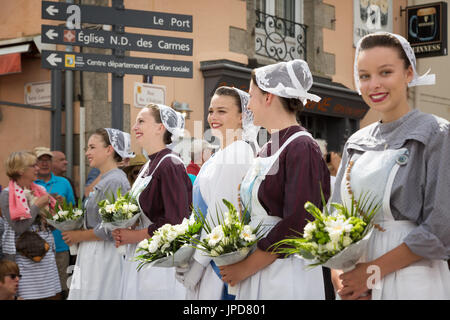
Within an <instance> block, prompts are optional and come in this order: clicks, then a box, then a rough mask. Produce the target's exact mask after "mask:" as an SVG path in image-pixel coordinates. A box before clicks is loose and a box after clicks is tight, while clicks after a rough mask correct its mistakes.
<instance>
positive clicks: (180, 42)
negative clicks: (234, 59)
mask: <svg viewBox="0 0 450 320" xmlns="http://www.w3.org/2000/svg"><path fill="white" fill-rule="evenodd" d="M41 35H42V36H41V41H42V42H43V43H56V44H65V45H71V46H86V47H95V48H105V49H122V50H133V51H146V52H155V53H166V54H177V55H186V56H192V49H193V40H192V39H185V38H174V37H161V36H154V35H145V34H137V33H120V34H119V33H116V32H111V31H104V30H91V29H79V30H77V29H67V28H65V27H64V26H50V25H42V32H41Z"/></svg>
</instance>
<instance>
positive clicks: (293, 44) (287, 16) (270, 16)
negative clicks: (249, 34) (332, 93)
mask: <svg viewBox="0 0 450 320" xmlns="http://www.w3.org/2000/svg"><path fill="white" fill-rule="evenodd" d="M255 6H256V8H255V9H256V34H255V52H256V54H257V55H260V56H264V57H269V58H271V59H273V60H275V61H289V60H292V59H297V58H300V59H304V60H306V28H307V27H306V26H305V25H303V24H302V22H303V0H275V1H273V0H272V1H270V0H257V1H256V3H255Z"/></svg>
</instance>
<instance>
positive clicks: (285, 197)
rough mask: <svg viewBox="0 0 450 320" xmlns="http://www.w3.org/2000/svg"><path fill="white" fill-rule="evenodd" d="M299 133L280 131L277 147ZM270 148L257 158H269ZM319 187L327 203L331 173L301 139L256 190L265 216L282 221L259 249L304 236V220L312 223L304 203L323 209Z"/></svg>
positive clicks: (311, 145) (294, 128) (305, 139)
mask: <svg viewBox="0 0 450 320" xmlns="http://www.w3.org/2000/svg"><path fill="white" fill-rule="evenodd" d="M299 131H306V130H305V129H304V128H303V127H300V126H291V127H288V128H286V129H283V130H280V131H279V132H278V136H279V139H280V140H279V141H280V142H279V145H280V146H282V145H283V144H284V142H286V140H287V139H289V137H290V136H292V135H293V134H294V133H296V132H299ZM274 138H275V137H272V139H271V140H273V139H274ZM271 147H272V143H271V141H269V142H268V143H267V144H266V145H264V146H263V148H262V149H261V151H260V152H259V155H258V156H259V157H267V156H271V155H272V154H273V153H275V152H276V151H277V150H273V151H272V150H271V149H272V148H271ZM277 149H278V148H277ZM321 187H322V191H323V193H324V196H325V199H328V197H329V195H330V172H329V171H328V167H327V165H326V163H325V161H324V160H323V158H322V153H321V151H320V148H319V146H318V145H317V144H316V143H315V142H314V141H312V140H311V139H310V138H309V137H305V136H301V137H299V138H297V139H295V140H293V141H292V142H291V143H290V144H289V145H288V146H287V147H286V148H285V149H284V150H283V152H281V154H280V157H279V168H278V171H277V172H276V173H275V174H273V175H267V176H266V178H265V180H264V181H263V182H262V183H261V186H260V187H259V190H258V200H259V202H260V203H261V205H262V206H263V207H264V209H265V210H266V211H267V214H268V215H269V216H278V217H280V218H282V220H281V221H280V222H279V223H278V224H277V225H276V226H275V227H274V228H273V229H272V230H271V231H270V232H269V233H268V234H267V235H266V237H265V238H264V239H261V240H260V241H259V242H258V247H259V248H260V249H261V250H267V249H268V248H269V247H270V246H271V245H272V244H274V243H276V242H278V241H280V240H283V239H285V238H286V237H288V236H298V234H297V233H296V232H295V231H297V232H303V228H304V226H305V225H306V223H307V221H306V219H308V220H310V221H311V220H313V217H312V216H311V215H310V214H309V213H308V212H307V211H306V210H305V208H304V205H305V203H306V201H311V202H312V203H314V204H315V205H316V206H318V207H319V208H322V200H321V196H320V188H321Z"/></svg>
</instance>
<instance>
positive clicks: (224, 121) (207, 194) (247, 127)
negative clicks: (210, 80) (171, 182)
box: [177, 86, 259, 300]
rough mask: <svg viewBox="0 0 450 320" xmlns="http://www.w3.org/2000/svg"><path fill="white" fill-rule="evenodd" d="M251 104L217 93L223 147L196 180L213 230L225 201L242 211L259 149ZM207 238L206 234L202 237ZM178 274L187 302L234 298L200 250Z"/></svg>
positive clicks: (215, 129) (199, 202)
mask: <svg viewBox="0 0 450 320" xmlns="http://www.w3.org/2000/svg"><path fill="white" fill-rule="evenodd" d="M248 100H249V95H248V93H246V92H244V91H242V90H240V89H237V88H231V87H226V86H223V87H219V88H217V89H216V91H215V93H214V95H213V97H212V99H211V103H210V106H209V109H208V123H209V126H210V127H211V134H212V135H214V136H215V137H218V138H219V140H220V142H221V147H220V150H219V151H217V152H216V153H215V154H214V155H213V156H212V157H211V158H210V159H209V160H208V161H206V162H205V163H204V164H203V166H202V168H201V170H200V172H199V174H198V175H197V178H196V179H195V182H194V187H193V206H194V209H195V210H200V211H201V213H202V215H204V216H206V218H207V220H208V222H209V224H210V225H212V226H214V225H216V224H217V214H219V215H220V214H221V213H225V212H226V211H228V209H227V207H226V206H225V204H224V203H223V201H222V200H223V199H226V200H228V201H229V202H231V203H232V204H233V205H234V206H235V208H236V209H238V210H239V206H240V204H239V202H238V198H239V185H240V183H241V182H242V179H243V177H244V175H245V174H246V172H247V170H248V169H249V167H250V165H251V163H252V161H253V158H254V149H253V148H257V146H258V144H257V142H256V135H257V133H258V129H259V128H257V127H255V126H254V125H253V117H252V114H251V112H250V111H248V109H247V103H248ZM241 209H242V208H241ZM242 210H243V209H242ZM242 212H245V210H243V211H242ZM205 236H206V233H205V232H204V231H203V232H202V235H201V237H202V238H203V237H205ZM178 271H179V272H178V274H177V278H178V279H179V280H180V281H181V282H182V283H183V284H184V285H185V286H186V288H187V296H186V298H187V299H200V300H205V299H212V300H220V299H233V298H234V296H232V295H230V294H228V290H227V289H228V288H227V285H226V284H224V282H223V281H222V279H221V276H220V272H219V268H218V267H217V266H216V264H215V263H214V261H212V259H211V258H210V257H208V256H206V255H205V254H204V253H202V251H200V250H197V251H196V252H195V254H194V257H193V259H192V261H191V263H190V266H189V270H188V271H186V270H182V269H180V268H179V269H178Z"/></svg>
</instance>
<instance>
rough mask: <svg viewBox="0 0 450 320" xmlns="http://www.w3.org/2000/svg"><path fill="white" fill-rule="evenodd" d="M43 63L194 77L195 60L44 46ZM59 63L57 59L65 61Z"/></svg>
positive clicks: (161, 75) (120, 71)
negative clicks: (46, 48) (95, 52)
mask: <svg viewBox="0 0 450 320" xmlns="http://www.w3.org/2000/svg"><path fill="white" fill-rule="evenodd" d="M41 54H42V60H41V66H42V67H43V68H46V69H63V70H80V71H89V72H105V73H117V74H141V75H143V74H146V75H153V76H160V77H176V78H192V76H193V65H192V61H183V60H166V59H149V58H138V57H127V56H126V57H123V58H117V57H115V56H111V55H103V54H93V53H79V52H65V51H48V50H42V53H41ZM62 61H63V63H59V64H57V62H62Z"/></svg>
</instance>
